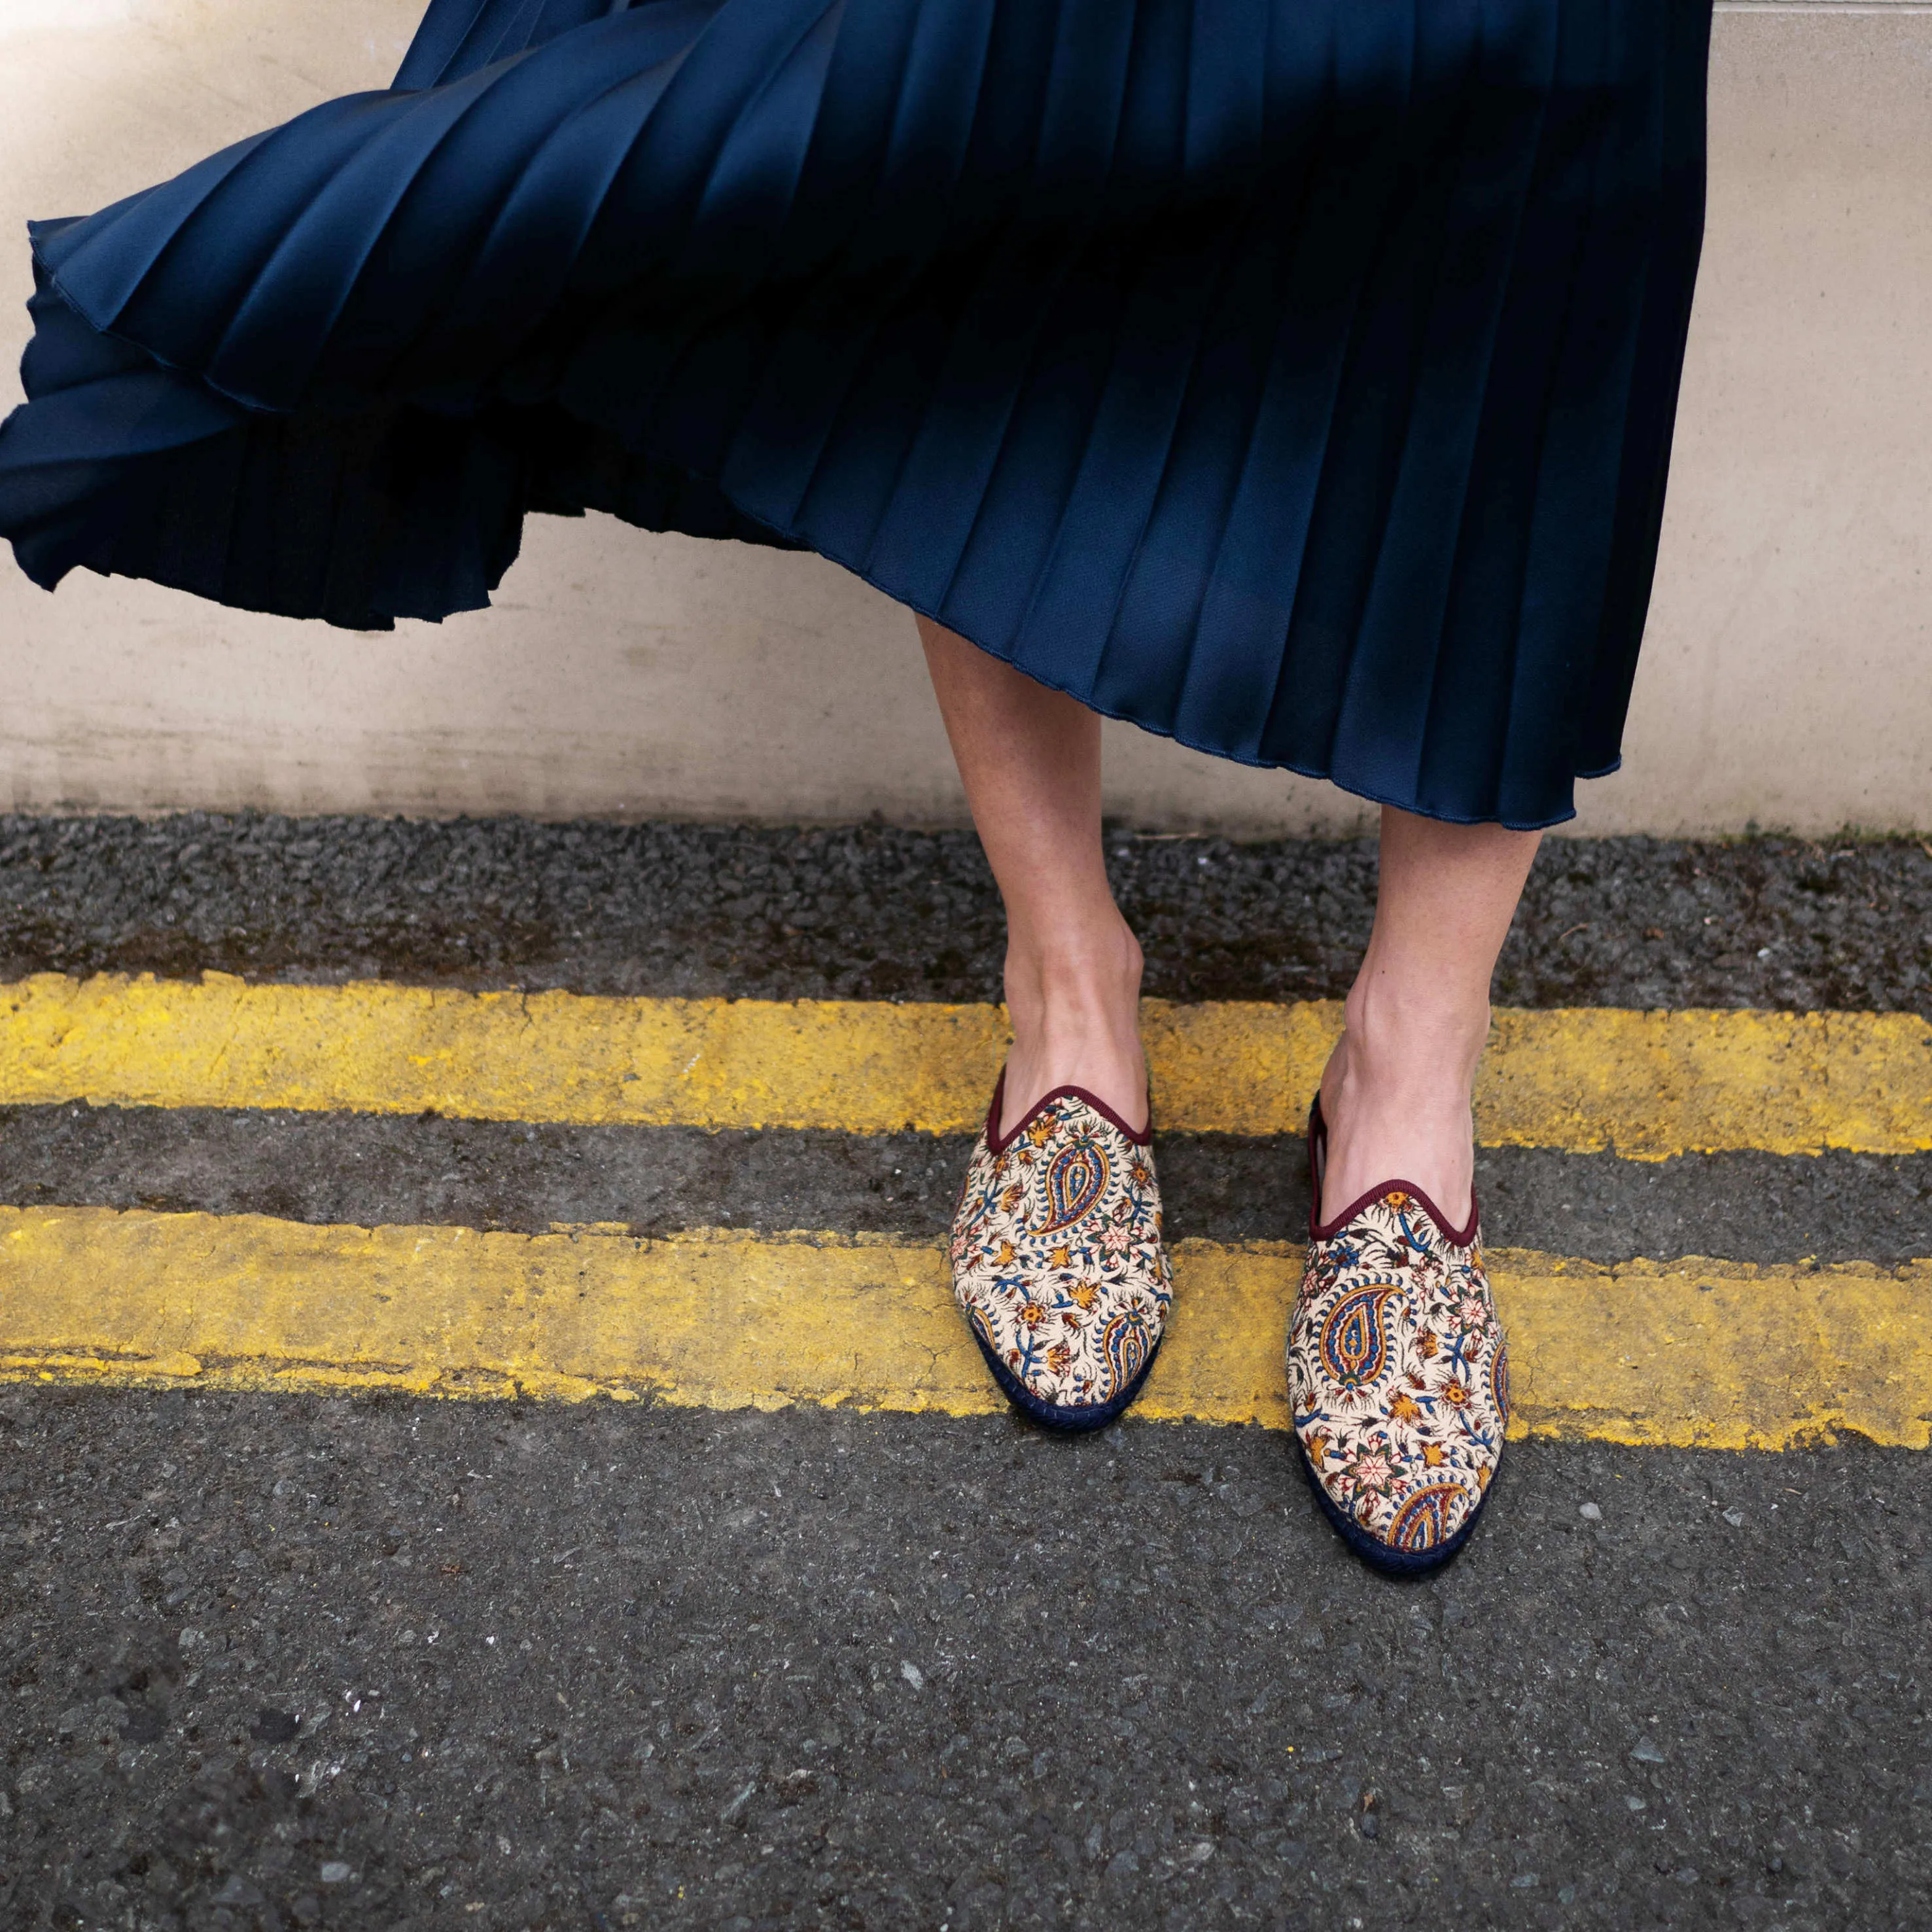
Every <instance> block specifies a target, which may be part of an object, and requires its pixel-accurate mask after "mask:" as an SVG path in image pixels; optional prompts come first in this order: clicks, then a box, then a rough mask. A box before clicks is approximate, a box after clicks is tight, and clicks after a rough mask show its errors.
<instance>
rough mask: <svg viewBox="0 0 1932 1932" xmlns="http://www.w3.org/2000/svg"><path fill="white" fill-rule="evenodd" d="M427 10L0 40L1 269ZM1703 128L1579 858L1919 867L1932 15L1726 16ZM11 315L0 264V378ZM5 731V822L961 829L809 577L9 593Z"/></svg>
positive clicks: (382, 46)
mask: <svg viewBox="0 0 1932 1932" xmlns="http://www.w3.org/2000/svg"><path fill="white" fill-rule="evenodd" d="M415 13H416V7H415V5H414V4H413V0H327V4H326V5H320V6H314V5H298V4H296V0H0V236H17V235H18V234H19V233H20V223H21V222H22V221H23V220H24V219H25V218H26V216H27V215H28V214H29V213H32V214H48V215H50V214H71V213H79V212H82V211H85V210H86V209H89V208H94V207H96V206H98V205H101V204H102V203H104V202H107V201H109V200H111V199H114V198H115V196H118V195H121V194H123V193H127V192H128V191H129V190H132V189H133V188H136V187H140V186H142V185H144V184H147V183H148V182H149V181H154V180H157V179H159V178H161V177H163V176H164V175H167V174H169V173H171V172H173V171H174V170H175V169H178V168H179V167H180V166H182V165H184V163H187V161H189V160H192V159H193V158H194V157H196V156H198V155H199V154H202V153H203V152H204V151H206V150H208V149H209V148H213V147H214V146H217V145H220V143H222V142H226V141H229V140H231V139H235V138H236V137H237V136H240V135H242V134H245V133H248V132H250V131H251V130H254V128H256V127H260V126H263V125H265V124H268V123H269V122H272V121H276V120H279V119H281V118H284V117H286V116H287V115H290V114H291V113H294V112H296V111H297V110H299V109H301V108H302V107H305V106H307V105H308V104H311V103H312V102H314V101H317V100H319V99H321V98H324V97H325V96H327V95H332V94H335V93H340V92H344V91H347V90H349V89H355V88H359V87H366V86H380V85H381V84H382V83H383V82H385V81H386V79H387V78H388V76H389V74H390V73H391V71H392V70H393V68H394V67H395V63H396V62H397V60H398V58H399V56H400V54H401V49H402V47H403V45H404V42H405V40H407V36H408V34H409V32H410V29H411V28H412V26H413V21H414V17H415ZM28 280H29V278H28V271H27V266H26V251H25V249H24V248H23V247H21V246H19V245H16V244H15V243H13V242H11V241H9V242H7V243H6V245H5V250H4V253H3V254H0V368H10V367H11V365H13V362H14V360H15V359H16V355H17V348H18V345H19V343H20V340H21V339H22V338H23V336H24V334H25V325H24V321H23V319H22V317H21V311H20V302H22V301H23V299H24V298H25V296H26V292H27V289H28ZM10 394H11V391H10V388H0V396H5V397H10ZM1928 512H1932V7H1927V6H1924V5H1912V4H1895V3H1894V4H1887V3H1886V0H1875V3H1874V4H1864V5H1857V4H1840V3H1839V0H1824V4H1818V5H1788V4H1769V5H1751V6H1742V5H1734V6H1730V7H1724V8H1723V9H1721V12H1720V16H1719V18H1718V27H1717V43H1716V59H1715V73H1714V77H1713V82H1712V194H1711V220H1710V231H1709V243H1708V247H1707V251H1706V262H1705V269H1704V275H1703V282H1702V284H1701V287H1700V293H1699V298H1698V305H1697V320H1696V323H1695V326H1694V331H1693V335H1692V341H1691V359H1690V365H1689V368H1688V374H1687V376H1686V380H1685V402H1684V412H1683V416H1682V424H1681V427H1680V429H1679V441H1678V458H1677V464H1676V472H1675V475H1674V477H1673V483H1672V492H1671V502H1670V518H1669V523H1668V527H1667V532H1666V535H1665V541H1664V558H1663V565H1662V570H1661V577H1660V581H1659V586H1658V596H1657V600H1656V603H1655V607H1654V610H1653V613H1652V621H1651V631H1650V638H1649V645H1648V647H1647V651H1646V658H1645V662H1644V666H1643V671H1642V673H1641V674H1640V678H1639V680H1638V686H1637V703H1636V707H1635V712H1634V717H1633V720H1632V724H1631V732H1630V736H1629V739H1628V757H1627V761H1626V766H1625V772H1624V773H1623V775H1622V776H1620V777H1619V778H1612V779H1609V780H1607V781H1602V782H1600V783H1598V784H1594V785H1590V786H1586V787H1583V817H1582V819H1581V821H1580V825H1579V826H1578V828H1577V829H1580V830H1586V831H1628V830H1647V831H1655V832H1687V831H1698V832H1721V831H1727V830H1733V829H1742V828H1743V827H1744V826H1745V825H1746V824H1747V823H1751V822H1753V821H1755V822H1757V823H1760V824H1761V825H1763V826H1786V827H1792V828H1796V829H1801V830H1805V831H1820V832H1822V831H1827V830H1830V829H1836V828H1838V827H1839V826H1844V825H1847V824H1852V825H1858V826H1870V827H1898V826H1909V827H1915V828H1920V829H1925V828H1932V651H1929V650H1928V646H1932V514H1928ZM0 694H4V701H3V702H0V803H6V804H10V805H13V807H15V808H20V809H31V810H51V809H55V808H66V807H80V808H104V809H110V808H132V809H136V810H142V811H148V810H165V809H170V808H181V807H187V806H196V805H199V806H208V807H232V806H238V805H263V806H270V807H275V808H281V809H285V810H290V811H321V810H350V811H405V812H412V813H443V812H456V811H523V812H534V813H538V814H574V813H590V814H623V815H643V814H665V815H676V816H695V817H727V816H728V817H741V816H742V817H765V818H775V819H801V818H802V819H841V818H850V817H859V816H862V815H863V814H866V813H868V812H870V811H874V810H877V811H882V812H883V813H884V814H886V816H887V817H889V818H893V819H898V820H907V821H917V822H938V821H956V820H959V819H961V818H962V817H963V806H962V800H961V798H960V796H959V790H958V786H957V783H956V780H955V779H954V778H953V774H952V771H951V769H950V764H949V763H948V760H947V754H946V749H945V745H944V739H943V737H942V736H941V731H940V729H939V725H938V719H937V717H936V716H935V712H934V710H933V707H932V700H931V698H930V697H929V694H928V693H927V691H926V687H925V684H924V681H923V675H922V669H921V666H920V662H919V655H918V651H917V648H916V643H915V642H914V640H913V634H912V628H911V625H910V620H909V619H907V618H906V617H905V616H904V614H903V613H901V612H900V611H898V610H896V609H895V608H894V607H892V605H890V604H887V603H886V602H885V601H883V599H881V598H880V597H879V596H878V595H877V594H876V593H875V592H872V591H871V590H869V589H867V588H865V586H862V585H861V584H859V583H858V582H856V580H854V579H852V578H850V577H847V575H846V574H844V572H842V571H839V570H838V569H837V568H835V567H833V566H832V565H829V564H826V563H824V562H821V561H820V560H818V559H812V558H801V557H796V556H781V555H775V554H772V553H768V552H765V551H762V550H746V549H742V548H740V547H736V546H733V545H723V544H697V543H693V542H690V541H686V540H684V539H682V538H652V537H648V536H644V535H640V534H639V533H637V532H634V531H631V530H629V529H625V528H624V527H622V526H619V525H617V524H616V523H611V522H609V521H607V520H602V519H592V520H588V521H586V522H583V523H565V522H559V521H556V520H550V519H543V518H538V519H536V520H533V521H532V524H531V526H530V527H529V534H528V537H527V539H526V548H525V553H524V556H523V560H522V561H521V562H520V563H519V564H518V565H517V567H516V568H515V569H514V571H512V572H511V575H510V577H509V578H508V580H507V581H506V583H505V585H504V587H503V592H502V600H501V601H500V602H499V604H498V605H497V607H496V608H495V609H494V610H491V611H488V612H484V613H477V614H475V615H472V616H466V617H462V618H458V619H453V620H452V621H451V622H449V623H447V624H445V625H441V626H434V625H421V624H410V625H404V626H402V627H401V628H399V629H398V631H397V632H396V633H395V634H393V635H385V636H370V637H360V636H350V635H347V634H344V633H342V632H340V631H328V630H325V629H324V628H321V627H320V626H315V627H308V626H302V625H296V624H293V623H288V622H281V621H279V620H277V619H265V618H260V617H254V616H245V615H243V614H242V613H237V612H233V611H228V610H220V609H218V608H217V607H214V606H211V605H208V604H202V603H199V602H197V601H194V600H193V599H190V598H186V597H184V596H181V595H178V594H176V593H175V592H169V591H165V590H161V589H156V588H154V587H152V586H146V585H135V584H127V583H105V582H103V581H102V580H100V579H98V578H96V577H91V576H77V577H74V578H71V579H70V580H69V581H68V584H67V585H66V586H65V587H64V588H63V589H62V591H61V592H60V593H59V595H58V596H57V597H53V598H49V597H47V596H46V595H43V593H41V592H40V591H38V590H37V589H34V587H33V586H31V585H30V584H28V583H27V582H26V580H25V579H24V578H23V577H21V576H20V574H19V573H18V572H17V571H16V570H15V569H14V568H13V564H12V562H11V560H10V558H8V559H6V560H5V561H0ZM1112 728H1113V727H1110V729H1112ZM1109 757H1110V766H1109V784H1110V789H1111V791H1112V806H1113V808H1114V809H1115V811H1117V812H1118V813H1119V814H1121V815H1122V816H1124V817H1127V818H1129V819H1130V820H1133V821H1135V822H1136V823H1142V824H1146V825H1159V826H1169V827H1172V828H1176V829H1178V828H1182V827H1193V826H1217V827H1220V828H1224V829H1229V830H1233V831H1237V832H1259V831H1264V830H1268V829H1286V830H1307V829H1326V830H1347V829H1354V828H1356V827H1358V826H1361V824H1363V823H1365V822H1366V814H1365V813H1364V811H1363V810H1362V808H1361V807H1360V806H1359V805H1358V804H1357V803H1356V802H1355V801H1353V800H1352V799H1348V798H1346V796H1343V794H1341V793H1338V792H1336V791H1334V790H1333V789H1332V788H1330V787H1324V786H1320V785H1316V784H1309V783H1307V782H1304V781H1298V780H1289V779H1286V778H1283V777H1281V776H1280V775H1276V774H1272V773H1257V772H1249V771H1245V770H1242V769H1239V768H1238V767H1235V766H1230V765H1227V764H1225V763H1220V762H1218V761H1216V760H1211V759H1208V758H1204V757H1199V756H1198V755H1196V754H1193V753H1190V752H1187V751H1181V750H1178V749H1177V748H1175V747H1174V746H1173V745H1169V744H1167V743H1165V742H1162V741H1160V740H1157V739H1151V738H1149V737H1148V736H1145V735H1144V734H1142V733H1139V732H1136V731H1134V730H1131V729H1130V728H1127V727H1121V728H1118V729H1115V730H1114V735H1113V736H1112V739H1111V741H1110V752H1109Z"/></svg>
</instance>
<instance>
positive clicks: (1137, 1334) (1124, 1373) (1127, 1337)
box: [1100, 1308, 1148, 1389]
mask: <svg viewBox="0 0 1932 1932" xmlns="http://www.w3.org/2000/svg"><path fill="white" fill-rule="evenodd" d="M1100 1352H1101V1354H1102V1355H1104V1356H1105V1357H1106V1361H1107V1367H1108V1370H1109V1376H1110V1377H1111V1379H1112V1386H1113V1387H1114V1388H1117V1389H1123V1388H1126V1387H1127V1385H1128V1384H1129V1383H1130V1382H1132V1381H1133V1379H1134V1378H1135V1376H1137V1375H1139V1373H1140V1372H1141V1370H1142V1369H1143V1368H1144V1367H1146V1365H1147V1358H1148V1332H1147V1323H1146V1322H1145V1321H1144V1320H1143V1319H1142V1316H1141V1312H1140V1310H1139V1309H1138V1308H1135V1309H1130V1310H1128V1311H1127V1313H1126V1314H1124V1315H1116V1316H1114V1317H1113V1319H1112V1320H1111V1321H1109V1322H1108V1324H1107V1325H1106V1328H1103V1330H1102V1331H1100Z"/></svg>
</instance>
